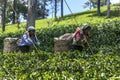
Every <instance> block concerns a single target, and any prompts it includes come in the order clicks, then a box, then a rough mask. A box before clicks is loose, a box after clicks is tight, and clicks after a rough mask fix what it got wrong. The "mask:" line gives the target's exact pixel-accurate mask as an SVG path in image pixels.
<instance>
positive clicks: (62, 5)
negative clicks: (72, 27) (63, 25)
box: [61, 0, 63, 17]
mask: <svg viewBox="0 0 120 80" xmlns="http://www.w3.org/2000/svg"><path fill="white" fill-rule="evenodd" d="M61 17H63V0H61Z"/></svg>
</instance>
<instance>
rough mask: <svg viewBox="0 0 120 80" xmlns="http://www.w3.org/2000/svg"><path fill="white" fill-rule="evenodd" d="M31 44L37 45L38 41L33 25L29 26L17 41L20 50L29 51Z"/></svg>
mask: <svg viewBox="0 0 120 80" xmlns="http://www.w3.org/2000/svg"><path fill="white" fill-rule="evenodd" d="M32 45H37V46H39V45H40V42H39V41H38V39H37V37H36V34H35V28H34V27H33V26H30V27H28V29H27V31H26V32H25V33H24V35H23V36H22V37H21V39H20V40H19V41H18V47H19V50H20V51H21V52H23V53H26V52H29V50H30V47H31V46H32Z"/></svg>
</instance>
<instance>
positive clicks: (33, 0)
mask: <svg viewBox="0 0 120 80" xmlns="http://www.w3.org/2000/svg"><path fill="white" fill-rule="evenodd" d="M36 5H37V0H28V16H27V27H29V26H35V20H36Z"/></svg>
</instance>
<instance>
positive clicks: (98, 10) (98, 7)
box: [97, 0, 101, 16]
mask: <svg viewBox="0 0 120 80" xmlns="http://www.w3.org/2000/svg"><path fill="white" fill-rule="evenodd" d="M97 14H98V16H100V14H101V11H100V0H98V1H97Z"/></svg>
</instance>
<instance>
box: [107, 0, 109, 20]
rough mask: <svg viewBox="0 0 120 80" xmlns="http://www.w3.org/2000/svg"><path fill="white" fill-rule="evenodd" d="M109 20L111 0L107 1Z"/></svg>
mask: <svg viewBox="0 0 120 80" xmlns="http://www.w3.org/2000/svg"><path fill="white" fill-rule="evenodd" d="M107 18H110V0H107Z"/></svg>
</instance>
